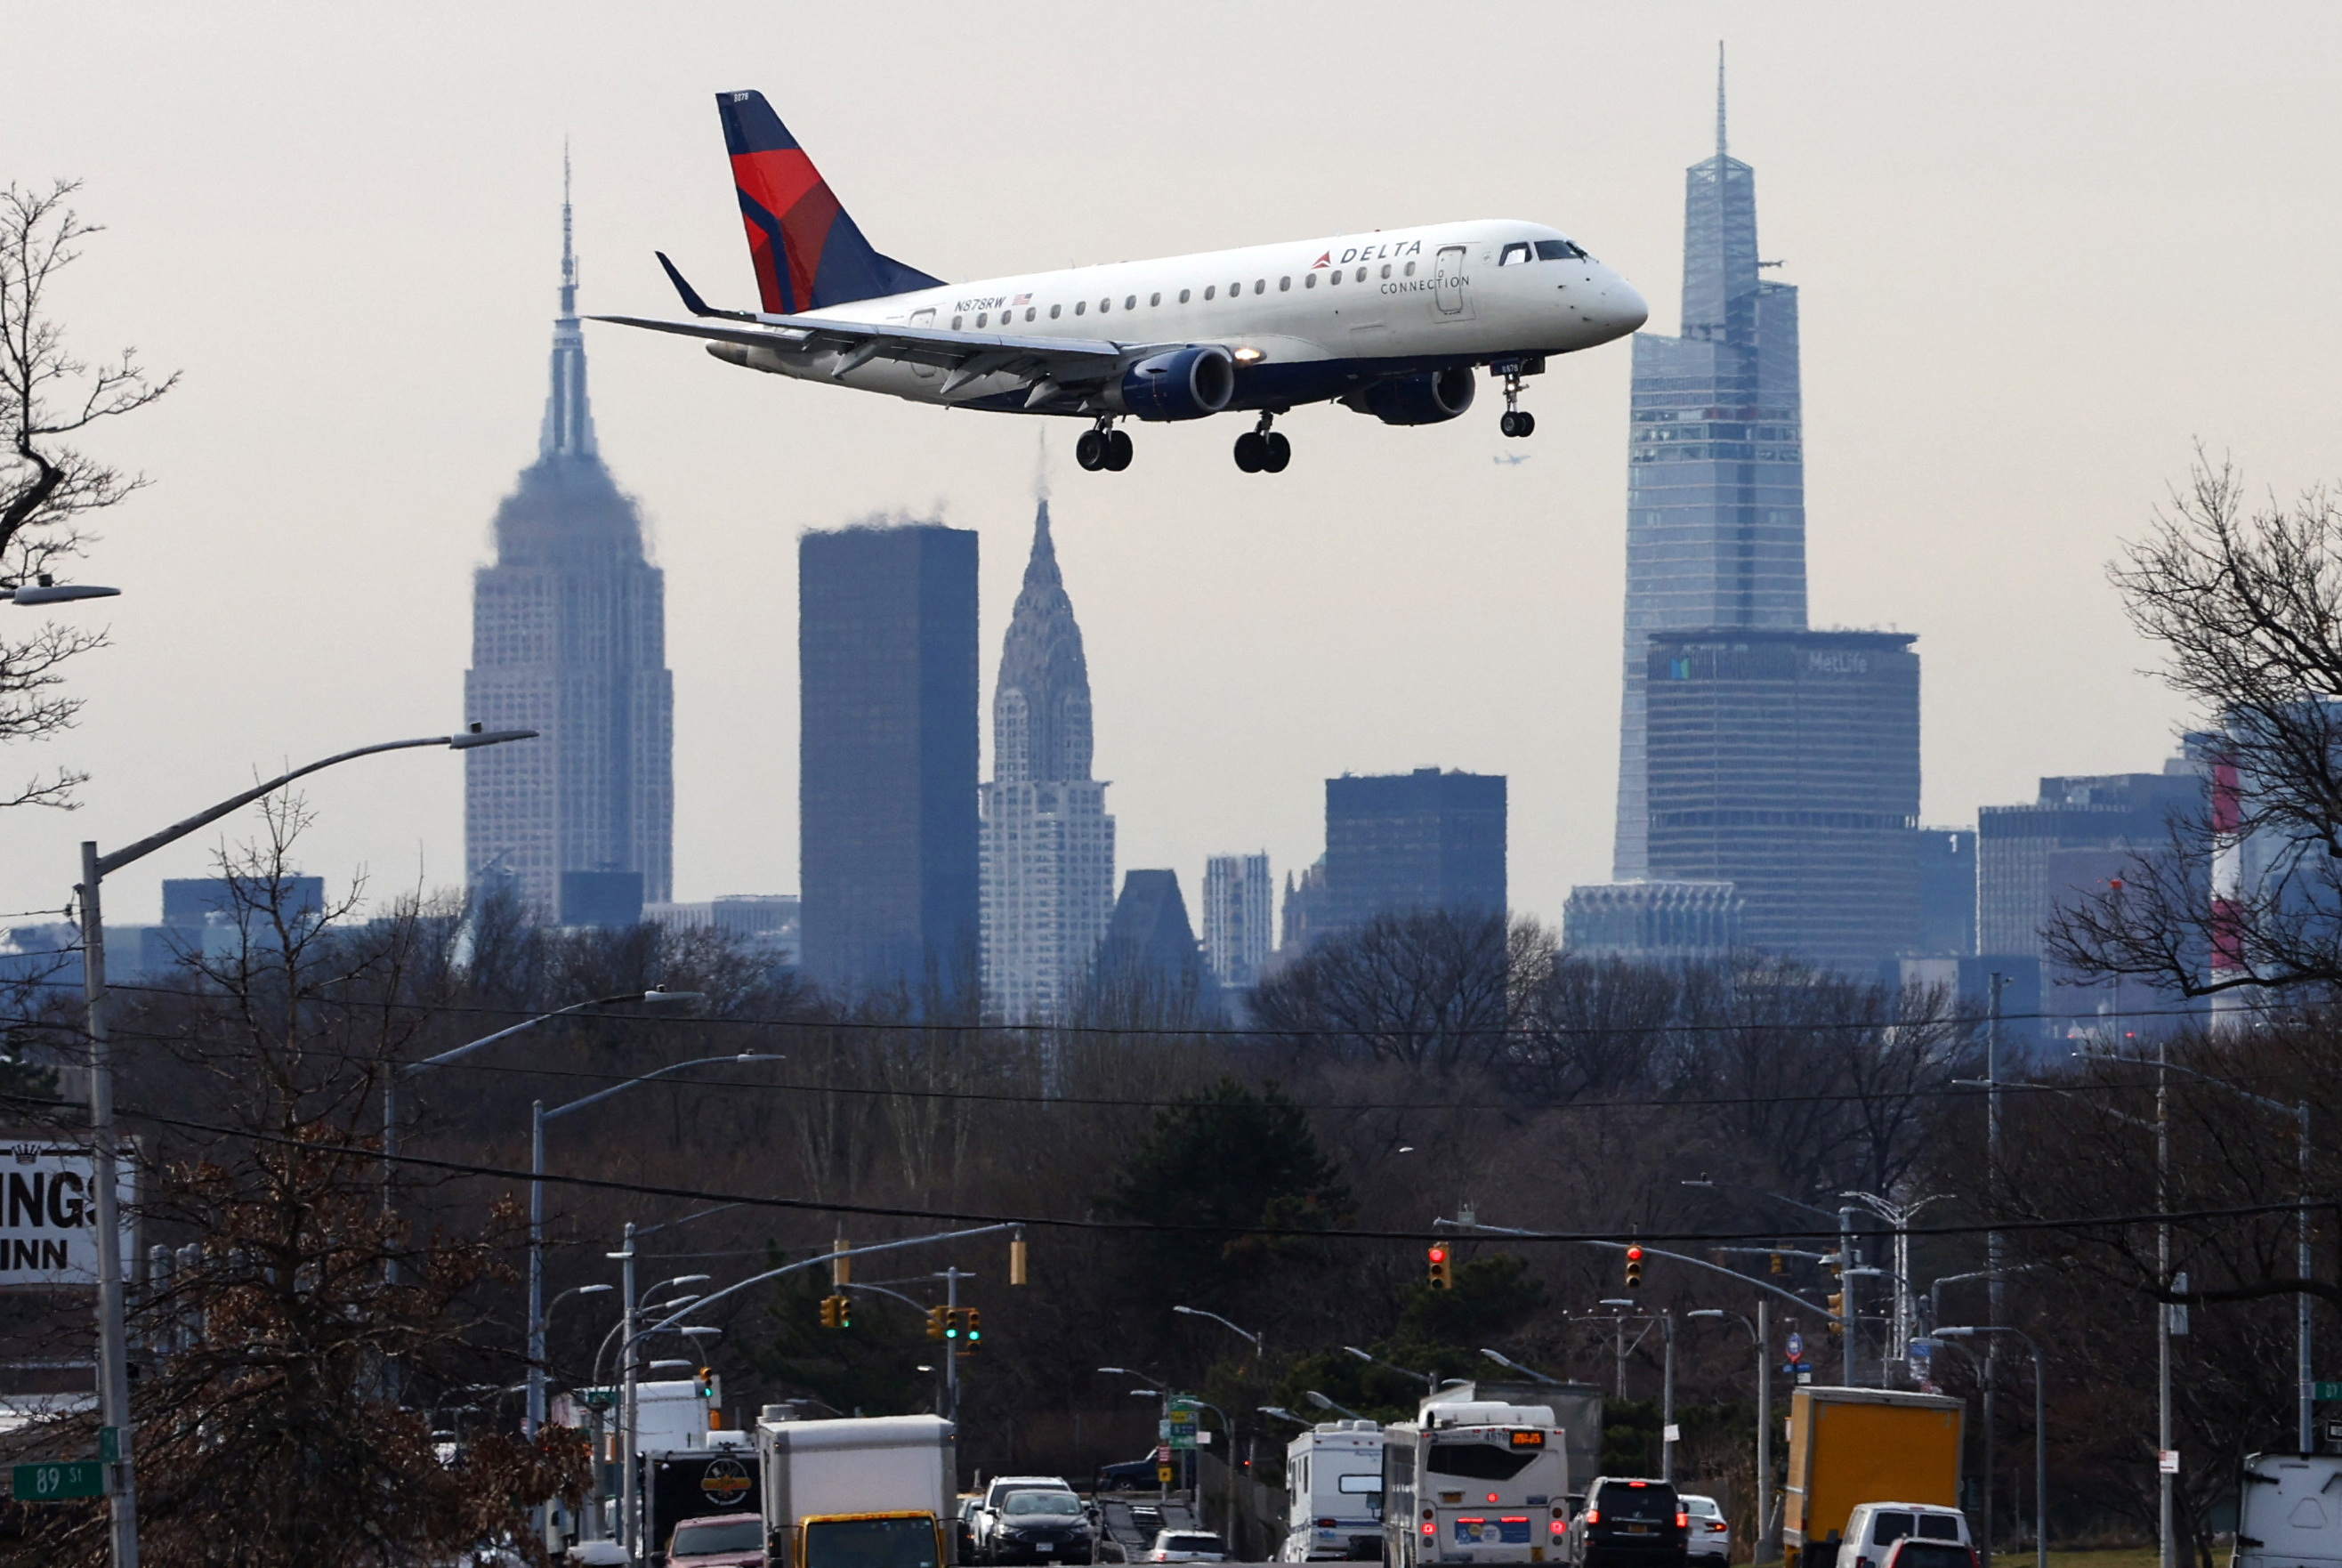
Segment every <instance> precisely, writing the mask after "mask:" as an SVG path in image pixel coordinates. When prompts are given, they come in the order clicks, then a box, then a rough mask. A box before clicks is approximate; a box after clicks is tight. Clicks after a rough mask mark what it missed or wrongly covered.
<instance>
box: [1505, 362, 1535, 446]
mask: <svg viewBox="0 0 2342 1568" xmlns="http://www.w3.org/2000/svg"><path fill="white" fill-rule="evenodd" d="M1520 402H1521V371H1520V366H1519V365H1514V366H1513V367H1512V368H1510V369H1508V370H1506V372H1505V416H1504V417H1503V418H1502V419H1499V420H1497V421H1496V428H1497V429H1499V430H1501V431H1503V432H1504V433H1505V434H1507V435H1526V434H1529V433H1530V432H1531V431H1534V430H1535V429H1536V414H1531V413H1530V412H1529V411H1528V410H1527V409H1526V408H1523V407H1521V406H1520Z"/></svg>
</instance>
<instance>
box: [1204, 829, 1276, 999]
mask: <svg viewBox="0 0 2342 1568" xmlns="http://www.w3.org/2000/svg"><path fill="white" fill-rule="evenodd" d="M1275 906H1276V881H1275V879H1274V878H1272V877H1271V876H1270V875H1269V874H1268V856H1267V854H1266V853H1264V854H1216V855H1214V856H1212V858H1211V859H1209V860H1207V861H1206V862H1205V863H1204V962H1205V963H1206V964H1208V965H1209V966H1210V967H1211V971H1212V978H1213V979H1214V980H1216V981H1217V982H1218V983H1219V984H1222V985H1250V984H1254V983H1255V982H1256V981H1257V980H1259V978H1260V970H1261V965H1262V964H1266V963H1267V962H1268V954H1269V951H1270V949H1271V948H1273V947H1274V946H1275V945H1276V944H1275V942H1274V940H1273V938H1274V937H1275V935H1276V933H1275V932H1274V931H1273V930H1272V929H1271V927H1270V920H1271V915H1272V913H1273V911H1274V909H1275Z"/></svg>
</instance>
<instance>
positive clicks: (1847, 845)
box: [1580, 629, 1919, 969]
mask: <svg viewBox="0 0 2342 1568" xmlns="http://www.w3.org/2000/svg"><path fill="white" fill-rule="evenodd" d="M1916 640H1917V639H1915V638H1913V637H1911V636H1909V635H1908V634H1904V633H1899V632H1759V631H1747V630H1739V629H1734V630H1725V631H1713V632H1660V633H1654V634H1652V635H1651V638H1650V644H1649V647H1650V651H1649V654H1648V658H1649V661H1650V663H1649V668H1648V671H1647V674H1648V682H1647V689H1648V692H1649V695H1650V707H1649V724H1650V774H1649V776H1650V873H1651V875H1652V876H1653V877H1654V878H1662V877H1664V878H1674V879H1679V880H1683V881H1699V882H1721V883H1730V884H1732V886H1733V889H1734V891H1735V892H1736V894H1738V896H1739V898H1740V901H1741V904H1742V906H1743V909H1742V915H1741V935H1742V937H1743V939H1744V940H1746V942H1747V944H1749V945H1750V946H1752V947H1755V948H1758V949H1760V950H1763V951H1765V952H1769V953H1778V954H1788V955H1791V956H1794V957H1798V958H1803V959H1806V960H1808V961H1809V962H1812V963H1815V964H1826V965H1829V966H1832V967H1836V968H1844V969H1857V968H1866V967H1868V966H1870V965H1873V964H1877V963H1878V962H1879V961H1881V960H1884V959H1889V958H1895V957H1897V956H1900V955H1901V954H1907V953H1909V952H1912V951H1913V950H1914V949H1915V948H1916V947H1917V944H1918V940H1919V862H1918V855H1917V834H1916V832H1915V831H1914V828H1915V826H1916V824H1917V820H1918V813H1919V656H1918V655H1917V654H1915V653H1913V652H1912V651H1911V644H1912V643H1913V642H1914V641H1916ZM1584 891H1585V890H1583V889H1581V890H1580V892H1581V893H1582V892H1584Z"/></svg>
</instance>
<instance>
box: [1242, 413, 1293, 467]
mask: <svg viewBox="0 0 2342 1568" xmlns="http://www.w3.org/2000/svg"><path fill="white" fill-rule="evenodd" d="M1275 418H1276V415H1275V414H1262V415H1261V416H1260V424H1257V425H1256V426H1255V427H1254V428H1252V429H1250V430H1247V431H1246V432H1245V433H1244V434H1242V435H1239V436H1237V437H1236V466H1237V467H1238V468H1241V469H1243V470H1244V471H1245V472H1246V474H1282V473H1284V472H1285V465H1286V464H1288V463H1290V462H1292V461H1293V443H1291V442H1290V441H1287V440H1286V439H1285V437H1284V436H1282V435H1279V434H1277V433H1276V431H1274V430H1271V429H1270V428H1269V424H1270V422H1271V421H1273V420H1274V419H1275Z"/></svg>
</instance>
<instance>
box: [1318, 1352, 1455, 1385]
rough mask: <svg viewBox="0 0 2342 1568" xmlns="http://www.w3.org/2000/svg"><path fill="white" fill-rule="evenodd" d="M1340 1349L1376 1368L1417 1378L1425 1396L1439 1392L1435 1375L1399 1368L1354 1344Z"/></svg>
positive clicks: (1399, 1366)
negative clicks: (1421, 1380)
mask: <svg viewBox="0 0 2342 1568" xmlns="http://www.w3.org/2000/svg"><path fill="white" fill-rule="evenodd" d="M1342 1348H1343V1349H1344V1350H1345V1351H1346V1352H1348V1353H1350V1354H1352V1355H1355V1356H1356V1357H1357V1358H1358V1359H1359V1360H1360V1361H1364V1362H1371V1363H1374V1364H1375V1365H1376V1366H1383V1367H1388V1368H1389V1369H1390V1370H1391V1371H1393V1372H1396V1373H1401V1374H1403V1375H1405V1376H1407V1377H1419V1378H1421V1379H1423V1392H1424V1393H1425V1394H1426V1396H1427V1395H1430V1394H1435V1393H1438V1392H1439V1378H1438V1375H1437V1374H1436V1373H1428V1372H1416V1370H1414V1369H1413V1368H1412V1367H1405V1366H1401V1365H1399V1363H1396V1362H1395V1361H1385V1360H1384V1359H1383V1358H1382V1357H1380V1356H1378V1355H1375V1354H1373V1353H1369V1352H1366V1351H1363V1350H1360V1349H1359V1348H1358V1347H1357V1346H1356V1345H1354V1344H1346V1345H1344V1346H1343V1347H1342Z"/></svg>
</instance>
